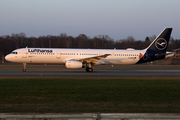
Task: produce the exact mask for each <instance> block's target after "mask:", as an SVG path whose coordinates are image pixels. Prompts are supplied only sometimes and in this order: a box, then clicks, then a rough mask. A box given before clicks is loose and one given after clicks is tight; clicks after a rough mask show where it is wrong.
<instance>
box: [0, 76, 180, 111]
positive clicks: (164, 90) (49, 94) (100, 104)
mask: <svg viewBox="0 0 180 120" xmlns="http://www.w3.org/2000/svg"><path fill="white" fill-rule="evenodd" d="M179 111H180V77H164V78H162V77H15V78H13V77H1V78H0V112H1V113H7V112H13V113H14V112H20V113H27V112H29V113H30V112H36V113H72V112H73V113H82V112H83V113H86V112H106V113H108V112H110V113H124V112H125V113H179Z"/></svg>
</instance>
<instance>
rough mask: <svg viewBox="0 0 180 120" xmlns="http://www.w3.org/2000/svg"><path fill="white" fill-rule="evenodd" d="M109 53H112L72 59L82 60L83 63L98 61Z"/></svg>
mask: <svg viewBox="0 0 180 120" xmlns="http://www.w3.org/2000/svg"><path fill="white" fill-rule="evenodd" d="M109 55H111V54H103V55H98V56H93V57H88V58H80V59H71V60H75V61H81V62H83V63H96V62H98V61H100V59H104V58H106V57H107V56H109Z"/></svg>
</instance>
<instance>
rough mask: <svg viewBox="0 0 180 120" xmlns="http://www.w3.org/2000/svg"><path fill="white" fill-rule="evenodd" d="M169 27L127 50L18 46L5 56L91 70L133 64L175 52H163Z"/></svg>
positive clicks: (24, 63)
mask: <svg viewBox="0 0 180 120" xmlns="http://www.w3.org/2000/svg"><path fill="white" fill-rule="evenodd" d="M171 32H172V28H165V29H164V30H163V31H162V32H161V33H160V34H159V35H158V36H157V37H156V38H155V39H154V40H153V42H152V43H151V44H150V45H149V46H148V47H147V48H145V49H143V50H135V49H132V48H128V49H69V48H67V49H66V48H65V49H59V48H27V47H26V48H20V49H16V50H14V51H12V52H11V53H10V54H8V55H6V56H5V59H6V60H7V61H10V62H15V63H23V72H26V65H27V63H43V64H49V63H50V64H64V66H65V67H66V68H85V70H86V71H87V72H93V68H92V66H93V65H107V64H110V65H132V64H140V63H145V62H151V61H155V60H160V59H164V58H166V57H170V56H172V55H174V54H173V53H172V52H166V50H167V47H168V43H169V39H170V35H171Z"/></svg>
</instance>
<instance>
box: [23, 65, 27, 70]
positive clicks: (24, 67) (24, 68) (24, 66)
mask: <svg viewBox="0 0 180 120" xmlns="http://www.w3.org/2000/svg"><path fill="white" fill-rule="evenodd" d="M26 66H27V64H26V63H23V72H26Z"/></svg>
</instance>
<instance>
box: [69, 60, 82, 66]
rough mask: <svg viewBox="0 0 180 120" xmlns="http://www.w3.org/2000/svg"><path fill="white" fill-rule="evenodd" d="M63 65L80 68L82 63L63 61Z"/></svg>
mask: <svg viewBox="0 0 180 120" xmlns="http://www.w3.org/2000/svg"><path fill="white" fill-rule="evenodd" d="M65 67H66V68H82V67H83V64H82V62H79V61H70V60H69V61H66V62H65Z"/></svg>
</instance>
